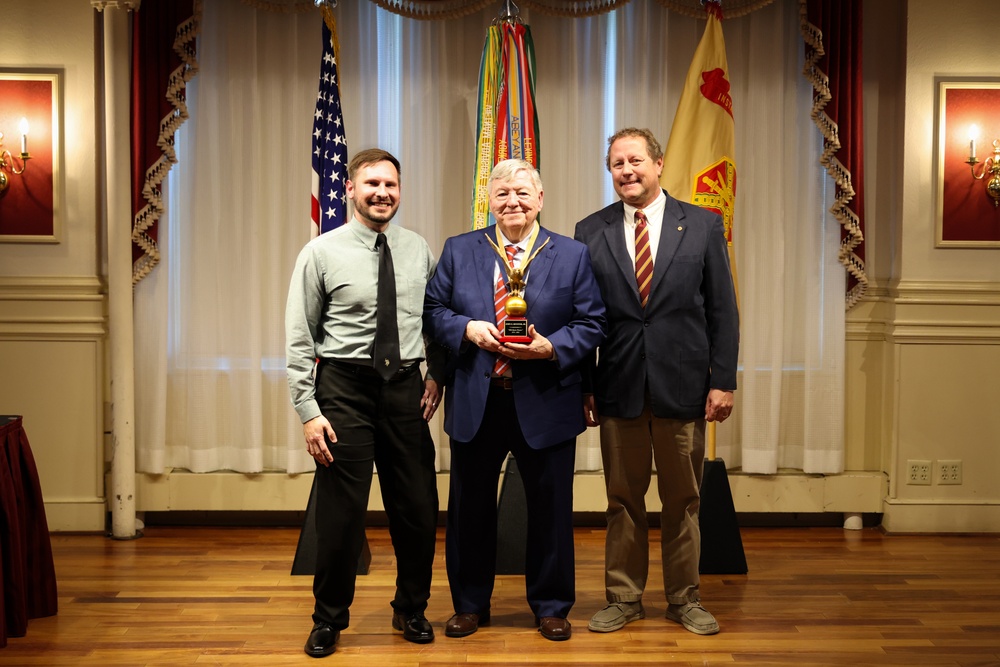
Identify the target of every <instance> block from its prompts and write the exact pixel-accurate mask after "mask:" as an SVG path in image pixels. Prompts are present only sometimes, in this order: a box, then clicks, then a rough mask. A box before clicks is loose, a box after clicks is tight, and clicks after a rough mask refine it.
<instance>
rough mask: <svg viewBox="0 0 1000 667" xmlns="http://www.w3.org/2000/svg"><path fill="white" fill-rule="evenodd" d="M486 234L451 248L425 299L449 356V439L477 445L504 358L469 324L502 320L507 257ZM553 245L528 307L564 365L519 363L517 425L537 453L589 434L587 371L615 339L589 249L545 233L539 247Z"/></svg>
mask: <svg viewBox="0 0 1000 667" xmlns="http://www.w3.org/2000/svg"><path fill="white" fill-rule="evenodd" d="M489 231H490V233H493V232H492V230H489ZM486 232H487V230H482V229H479V230H475V231H472V232H467V233H465V234H460V235H459V236H455V237H452V238H450V239H448V240H447V241H446V242H445V245H444V250H443V251H442V253H441V259H440V261H439V262H438V265H437V268H436V269H435V272H434V275H433V276H432V277H431V279H430V281H429V282H428V283H427V295H426V299H425V301H424V327H425V331H427V332H428V333H429V334H430V336H431V337H432V338H433V339H434V340H435V341H436V342H437V343H439V344H440V345H442V346H443V347H444V348H446V349H447V350H448V354H449V366H448V369H449V373H448V377H447V378H446V380H445V385H446V388H445V420H444V427H445V431H446V432H447V433H448V435H450V436H451V437H452V438H453V439H455V440H457V441H460V442H469V441H471V440H472V439H473V437H474V436H475V435H476V433H477V432H478V431H479V426H480V424H481V423H482V419H483V414H484V412H485V410H486V398H487V396H488V394H489V389H490V374H491V373H492V371H493V365H494V362H495V361H496V355H495V354H493V353H491V352H487V351H485V350H482V349H480V348H479V347H477V346H476V345H474V344H472V343H470V342H469V341H467V340H464V335H465V327H466V325H467V324H468V322H469V320H486V321H489V322H496V313H495V311H494V308H493V296H494V289H495V287H496V283H495V282H494V276H493V269H494V267H495V266H497V264H498V263H499V261H500V259H499V256H498V255H497V252H496V251H495V250H494V249H493V248H492V247H491V246H490V244H489V242H488V241H487V239H486ZM546 239H549V243H548V245H546V246H545V247H544V248H543V249H542V250H541V252H539V253H538V255H537V256H536V257H535V258H534V260H533V261H532V262H531V264H530V265H529V266H528V275H527V282H526V284H525V292H524V299H525V301H527V303H528V312H527V314H526V317H527V318H528V323H529V324H534V325H535V329H536V330H537V331H538V332H539V333H540V334H542V335H543V336H545V337H546V338H548V339H549V341H550V342H551V343H552V346H553V348H554V349H555V352H556V359H557V361H548V360H516V359H515V360H514V361H513V363H512V365H511V371H512V375H513V381H514V389H513V391H514V402H515V405H516V408H517V418H518V421H519V424H520V427H521V431H522V432H523V434H524V437H525V440H526V441H527V443H528V445H529V446H530V447H532V448H534V449H542V448H545V447H549V446H552V445H556V444H559V443H562V442H565V441H567V440H570V439H572V438H575V437H576V436H577V435H579V434H580V433H581V432H583V430H584V428H585V424H584V419H583V394H582V390H581V371H580V365H581V362H583V361H584V360H585V359H586V358H587V357H588V356H589V355H590V354H591V353H592V352H593V351H594V349H595V348H596V347H597V346H598V345H599V344H600V342H601V341H602V340H603V339H604V331H605V320H604V304H603V302H602V301H601V294H600V290H599V289H598V286H597V283H596V281H595V280H594V273H593V270H592V269H591V265H590V256H589V255H588V253H587V248H586V247H585V246H584V245H583V244H582V243H578V242H576V241H574V240H573V239H571V238H569V237H566V236H561V235H559V234H554V233H552V232H549V231H547V230H545V229H544V228H541V227H540V228H539V232H538V237H537V239H536V240H535V245H534V247H535V248H539V247H541V245H542V244H543V243H544V242H545V240H546Z"/></svg>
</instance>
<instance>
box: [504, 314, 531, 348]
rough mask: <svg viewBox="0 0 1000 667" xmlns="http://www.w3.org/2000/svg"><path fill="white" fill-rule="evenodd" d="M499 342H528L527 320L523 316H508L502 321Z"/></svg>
mask: <svg viewBox="0 0 1000 667" xmlns="http://www.w3.org/2000/svg"><path fill="white" fill-rule="evenodd" d="M500 342H501V343H530V342H531V336H529V335H528V320H527V319H525V318H523V317H508V318H507V319H506V320H504V323H503V332H502V333H501V334H500Z"/></svg>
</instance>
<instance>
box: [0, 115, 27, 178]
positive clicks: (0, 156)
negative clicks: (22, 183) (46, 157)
mask: <svg viewBox="0 0 1000 667" xmlns="http://www.w3.org/2000/svg"><path fill="white" fill-rule="evenodd" d="M19 129H20V130H21V155H20V158H21V168H20V169H18V168H17V162H15V160H16V158H15V157H14V156H13V155H11V152H10V151H9V150H7V149H6V148H4V147H3V132H0V197H2V196H3V195H4V194H6V192H7V188H8V187H10V177H8V176H7V172H8V171H9V172H10V173H11V174H13V175H15V176H20V175H21V174H23V173H24V170H25V169H26V168H27V166H28V160H30V159H31V155H30V154H29V153H28V119H27V118H22V119H21V123H20V127H19Z"/></svg>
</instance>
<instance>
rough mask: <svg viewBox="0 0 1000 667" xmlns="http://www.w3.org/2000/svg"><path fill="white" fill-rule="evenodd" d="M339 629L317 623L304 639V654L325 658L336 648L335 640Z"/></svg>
mask: <svg viewBox="0 0 1000 667" xmlns="http://www.w3.org/2000/svg"><path fill="white" fill-rule="evenodd" d="M338 639H340V630H334V629H333V628H332V627H330V626H329V625H327V624H326V623H317V624H316V625H314V626H313V629H312V632H310V633H309V639H307V640H306V647H305V651H306V655H308V656H312V657H313V658H325V657H326V656H328V655H330V654H331V653H333V652H334V651H336V650H337V640H338Z"/></svg>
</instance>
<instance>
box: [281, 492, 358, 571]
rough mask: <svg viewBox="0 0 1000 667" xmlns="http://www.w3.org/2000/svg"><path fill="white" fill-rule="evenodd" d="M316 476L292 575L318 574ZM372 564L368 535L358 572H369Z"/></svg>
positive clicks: (293, 561)
mask: <svg viewBox="0 0 1000 667" xmlns="http://www.w3.org/2000/svg"><path fill="white" fill-rule="evenodd" d="M317 549H318V543H317V541H316V478H315V477H313V485H312V489H311V490H310V491H309V503H308V504H307V505H306V516H305V518H304V519H303V520H302V532H300V533H299V544H298V546H297V547H295V558H294V559H293V560H292V575H293V576H296V575H313V574H316V551H317ZM371 564H372V550H371V547H369V546H368V536H365V538H364V542H362V544H361V555H360V556H359V557H358V574H359V575H364V574H368V570H369V568H370V567H371Z"/></svg>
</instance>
